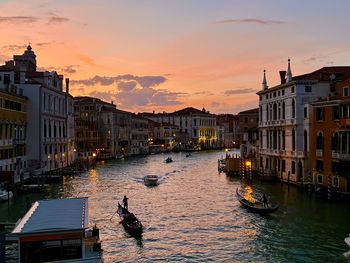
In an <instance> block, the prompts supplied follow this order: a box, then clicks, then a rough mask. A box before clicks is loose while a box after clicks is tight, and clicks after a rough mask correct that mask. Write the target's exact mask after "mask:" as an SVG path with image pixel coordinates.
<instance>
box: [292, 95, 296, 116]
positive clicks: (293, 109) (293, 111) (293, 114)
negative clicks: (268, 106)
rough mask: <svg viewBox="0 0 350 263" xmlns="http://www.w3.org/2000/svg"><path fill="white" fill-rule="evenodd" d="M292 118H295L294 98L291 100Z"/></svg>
mask: <svg viewBox="0 0 350 263" xmlns="http://www.w3.org/2000/svg"><path fill="white" fill-rule="evenodd" d="M292 118H295V99H293V100H292Z"/></svg>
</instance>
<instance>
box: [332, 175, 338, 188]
mask: <svg viewBox="0 0 350 263" xmlns="http://www.w3.org/2000/svg"><path fill="white" fill-rule="evenodd" d="M333 187H339V177H338V176H333Z"/></svg>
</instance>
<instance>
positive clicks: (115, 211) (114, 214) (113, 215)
mask: <svg viewBox="0 0 350 263" xmlns="http://www.w3.org/2000/svg"><path fill="white" fill-rule="evenodd" d="M117 212H118V209H117V211H115V212H114V214H113V215H112V216H111V218H110V219H109V221H111V220H112V218H113V216H115V214H116V213H117Z"/></svg>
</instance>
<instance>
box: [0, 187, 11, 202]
mask: <svg viewBox="0 0 350 263" xmlns="http://www.w3.org/2000/svg"><path fill="white" fill-rule="evenodd" d="M12 196H13V193H12V192H11V191H9V192H7V191H6V190H4V189H1V188H0V202H1V201H7V200H9V199H11V198H12Z"/></svg>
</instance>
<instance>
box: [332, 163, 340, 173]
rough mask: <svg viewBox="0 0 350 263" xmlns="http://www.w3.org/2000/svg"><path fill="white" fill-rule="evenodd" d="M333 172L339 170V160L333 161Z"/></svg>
mask: <svg viewBox="0 0 350 263" xmlns="http://www.w3.org/2000/svg"><path fill="white" fill-rule="evenodd" d="M332 172H333V173H338V172H339V163H338V162H332Z"/></svg>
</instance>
